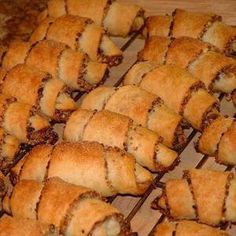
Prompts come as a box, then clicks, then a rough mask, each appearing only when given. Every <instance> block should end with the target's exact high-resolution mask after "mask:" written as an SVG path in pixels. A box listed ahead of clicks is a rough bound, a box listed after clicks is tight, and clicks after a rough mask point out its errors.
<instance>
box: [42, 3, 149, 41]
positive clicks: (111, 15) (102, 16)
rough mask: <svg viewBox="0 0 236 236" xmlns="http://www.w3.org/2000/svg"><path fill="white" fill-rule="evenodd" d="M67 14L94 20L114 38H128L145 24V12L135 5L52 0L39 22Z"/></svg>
mask: <svg viewBox="0 0 236 236" xmlns="http://www.w3.org/2000/svg"><path fill="white" fill-rule="evenodd" d="M65 14H69V15H76V16H82V17H87V18H90V19H92V20H93V21H94V22H95V23H96V24H97V25H102V26H103V27H104V29H105V30H106V31H107V32H108V33H109V34H110V35H113V36H121V37H126V36H128V35H129V34H130V33H132V32H135V31H138V30H140V28H141V27H142V26H143V24H144V10H143V9H142V8H141V7H139V6H137V5H134V4H124V3H120V2H119V1H109V0H80V1H77V0H50V1H48V7H47V9H46V10H44V11H43V12H42V13H41V14H40V16H39V20H42V19H44V18H45V17H48V16H51V17H59V16H63V15H65Z"/></svg>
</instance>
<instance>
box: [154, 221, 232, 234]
mask: <svg viewBox="0 0 236 236" xmlns="http://www.w3.org/2000/svg"><path fill="white" fill-rule="evenodd" d="M159 235H161V236H172V235H178V236H200V235H201V236H203V235H205V236H229V234H228V233H227V232H226V231H224V230H220V229H217V228H213V227H210V226H208V225H204V224H199V223H197V222H194V221H188V220H182V221H178V222H164V223H161V224H159V225H158V226H157V227H156V229H155V232H154V234H153V236H159Z"/></svg>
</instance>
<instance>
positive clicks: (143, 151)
mask: <svg viewBox="0 0 236 236" xmlns="http://www.w3.org/2000/svg"><path fill="white" fill-rule="evenodd" d="M64 139H65V140H66V141H70V142H76V141H96V142H99V143H101V144H103V145H107V146H112V147H118V148H120V149H122V150H125V151H127V152H129V153H131V154H132V155H133V156H134V157H135V159H136V161H137V162H138V163H139V164H140V165H142V166H144V167H146V168H148V169H149V170H151V171H155V172H160V171H166V170H169V169H171V168H172V167H173V166H174V164H176V163H175V162H176V159H177V157H178V154H177V153H176V152H174V151H172V150H171V149H169V148H167V147H166V146H164V145H163V144H162V142H161V137H160V136H159V135H158V134H157V133H155V132H153V131H151V130H149V129H147V128H144V127H142V126H139V125H136V124H135V123H133V120H131V119H130V118H128V117H127V116H123V115H120V114H117V113H114V112H110V111H107V110H102V111H99V112H96V111H92V110H85V109H78V110H77V111H75V112H73V113H72V115H71V116H70V118H69V119H68V121H67V123H66V126H65V129H64Z"/></svg>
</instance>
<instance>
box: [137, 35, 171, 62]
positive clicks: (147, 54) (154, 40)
mask: <svg viewBox="0 0 236 236" xmlns="http://www.w3.org/2000/svg"><path fill="white" fill-rule="evenodd" d="M170 43H171V40H170V39H169V38H166V37H157V36H151V37H149V38H147V39H146V41H145V45H144V48H143V49H142V50H141V51H140V52H139V53H138V60H139V61H153V62H156V63H157V64H164V63H165V61H166V54H167V52H168V47H169V44H170Z"/></svg>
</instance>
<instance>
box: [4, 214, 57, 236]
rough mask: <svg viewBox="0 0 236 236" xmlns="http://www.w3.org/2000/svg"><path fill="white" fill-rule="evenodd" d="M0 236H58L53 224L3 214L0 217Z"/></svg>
mask: <svg viewBox="0 0 236 236" xmlns="http://www.w3.org/2000/svg"><path fill="white" fill-rule="evenodd" d="M0 235H1V236H7V235H11V236H32V235H34V236H48V235H50V236H59V233H58V232H57V230H56V229H55V227H54V226H53V225H46V224H42V223H41V222H39V221H36V220H31V219H25V218H22V217H11V216H8V215H6V214H5V215H3V216H2V217H1V218H0Z"/></svg>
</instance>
